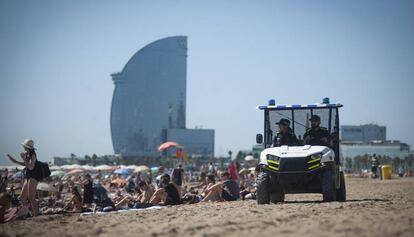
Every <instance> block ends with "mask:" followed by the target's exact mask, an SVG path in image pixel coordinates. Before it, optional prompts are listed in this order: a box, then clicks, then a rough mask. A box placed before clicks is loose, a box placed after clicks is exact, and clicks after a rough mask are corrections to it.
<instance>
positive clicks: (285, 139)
mask: <svg viewBox="0 0 414 237" xmlns="http://www.w3.org/2000/svg"><path fill="white" fill-rule="evenodd" d="M276 124H277V125H279V132H278V133H277V134H276V136H275V138H274V139H273V147H276V146H297V145H298V144H299V141H298V139H297V138H296V136H295V134H294V133H293V132H292V130H291V129H290V127H289V125H290V121H289V120H287V119H280V121H279V122H277V123H276Z"/></svg>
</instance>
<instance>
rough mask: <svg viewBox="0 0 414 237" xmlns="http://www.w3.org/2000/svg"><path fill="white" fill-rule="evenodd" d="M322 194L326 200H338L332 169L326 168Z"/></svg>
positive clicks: (323, 174) (323, 175) (323, 176)
mask: <svg viewBox="0 0 414 237" xmlns="http://www.w3.org/2000/svg"><path fill="white" fill-rule="evenodd" d="M322 196H323V201H324V202H332V201H335V200H336V187H335V182H334V172H332V170H325V171H324V172H323V173H322Z"/></svg>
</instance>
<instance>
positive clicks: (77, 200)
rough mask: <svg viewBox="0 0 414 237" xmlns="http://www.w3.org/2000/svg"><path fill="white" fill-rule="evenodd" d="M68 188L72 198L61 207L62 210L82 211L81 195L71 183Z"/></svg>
mask: <svg viewBox="0 0 414 237" xmlns="http://www.w3.org/2000/svg"><path fill="white" fill-rule="evenodd" d="M70 190H71V193H72V198H71V199H70V200H69V202H68V203H67V204H66V205H65V207H64V208H63V209H64V210H66V211H68V212H81V211H82V197H81V195H80V193H79V191H78V189H77V188H76V186H74V185H73V184H72V185H71V186H70Z"/></svg>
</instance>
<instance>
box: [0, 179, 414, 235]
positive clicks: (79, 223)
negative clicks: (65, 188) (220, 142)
mask: <svg viewBox="0 0 414 237" xmlns="http://www.w3.org/2000/svg"><path fill="white" fill-rule="evenodd" d="M347 187H348V201H347V202H346V203H339V202H333V203H322V202H320V200H321V197H320V195H316V194H315V195H314V194H312V195H303V194H301V195H287V202H286V203H284V204H277V205H275V204H273V205H262V206H258V205H257V204H256V202H255V201H236V202H221V203H207V204H194V205H181V206H175V207H166V208H163V209H158V210H143V211H133V212H126V213H110V214H106V215H101V216H84V217H80V216H79V214H74V215H50V216H40V217H37V218H32V219H28V220H24V221H14V222H12V223H7V224H3V225H1V226H0V236H62V237H63V236H78V237H79V236H275V235H279V236H280V235H281V236H376V237H379V236H407V237H408V236H414V179H408V178H407V179H394V180H387V181H380V180H369V179H359V178H352V179H348V180H347Z"/></svg>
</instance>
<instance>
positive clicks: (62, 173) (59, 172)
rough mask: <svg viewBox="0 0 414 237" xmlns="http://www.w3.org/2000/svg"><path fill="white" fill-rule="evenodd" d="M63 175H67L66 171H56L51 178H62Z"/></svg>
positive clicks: (51, 174)
mask: <svg viewBox="0 0 414 237" xmlns="http://www.w3.org/2000/svg"><path fill="white" fill-rule="evenodd" d="M63 175H65V171H62V170H55V171H52V173H50V176H52V177H61V176H63Z"/></svg>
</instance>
